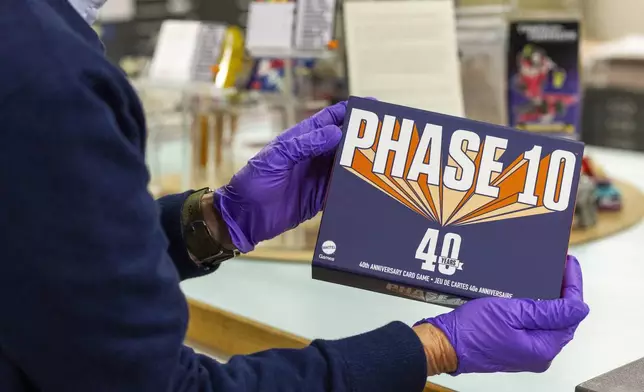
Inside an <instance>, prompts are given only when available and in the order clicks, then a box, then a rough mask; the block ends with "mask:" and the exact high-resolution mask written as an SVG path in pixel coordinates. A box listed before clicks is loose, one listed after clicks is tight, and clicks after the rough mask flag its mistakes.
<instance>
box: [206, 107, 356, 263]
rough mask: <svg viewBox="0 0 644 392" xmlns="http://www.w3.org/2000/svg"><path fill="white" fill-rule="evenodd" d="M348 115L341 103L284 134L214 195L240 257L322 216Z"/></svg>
mask: <svg viewBox="0 0 644 392" xmlns="http://www.w3.org/2000/svg"><path fill="white" fill-rule="evenodd" d="M345 113H346V102H341V103H338V104H336V105H333V106H330V107H328V108H326V109H324V110H322V111H321V112H319V113H317V114H316V115H314V116H313V117H310V118H308V119H306V120H304V121H302V122H301V123H299V124H297V125H296V126H294V127H293V128H291V129H289V130H287V131H285V132H284V133H282V134H281V135H279V136H278V137H277V138H275V140H273V141H271V142H270V143H269V144H268V145H267V146H266V147H264V148H263V149H262V150H261V151H260V152H259V153H258V154H257V155H256V156H254V157H253V158H251V159H250V160H249V161H248V163H247V164H246V166H244V167H243V168H242V169H241V170H240V171H239V172H238V173H237V174H235V175H234V176H233V178H232V179H231V180H230V183H229V184H228V185H226V186H224V187H222V188H220V189H218V190H217V191H216V193H215V208H217V210H218V211H219V212H220V213H221V216H222V218H223V219H224V221H225V222H226V224H227V225H228V231H229V232H230V235H231V238H232V241H233V244H234V245H235V246H236V247H237V248H238V249H239V250H240V251H241V252H242V253H246V252H249V251H251V250H253V248H254V247H255V245H257V243H259V242H260V241H264V240H267V239H270V238H273V237H276V236H277V235H279V234H281V233H283V232H285V231H287V230H289V229H292V228H294V227H296V226H297V225H299V224H300V223H302V222H304V221H306V220H308V219H311V218H312V217H313V216H315V215H316V214H317V213H318V212H320V210H321V209H322V203H323V202H324V199H325V196H326V188H327V183H328V181H329V174H330V170H331V166H332V163H333V154H334V152H335V149H336V147H337V146H338V143H339V142H340V139H341V138H342V131H341V130H340V126H341V125H342V123H343V122H344V115H345Z"/></svg>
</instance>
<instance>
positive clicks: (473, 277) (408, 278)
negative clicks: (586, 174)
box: [313, 97, 583, 307]
mask: <svg viewBox="0 0 644 392" xmlns="http://www.w3.org/2000/svg"><path fill="white" fill-rule="evenodd" d="M582 156H583V144H582V143H580V142H576V141H570V140H565V139H559V138H553V137H547V136H540V135H536V134H531V133H527V132H519V131H515V130H512V129H509V128H505V127H501V126H496V125H492V124H485V123H481V122H476V121H472V120H467V119H463V118H457V117H451V116H447V115H442V114H437V113H431V112H425V111H421V110H417V109H411V108H407V107H403V106H398V105H392V104H387V103H384V102H377V101H372V100H367V99H360V98H353V97H352V98H351V99H350V100H349V104H348V108H347V116H346V118H345V124H344V132H343V140H342V141H341V144H340V147H339V150H338V153H337V154H336V158H335V163H334V167H333V173H332V177H331V182H330V187H329V192H328V195H327V200H326V204H325V209H324V214H323V216H322V222H321V226H320V231H319V236H318V241H317V245H316V248H315V252H314V259H313V278H314V279H319V280H324V281H329V282H333V283H339V284H343V285H348V286H354V287H358V288H362V289H367V290H371V291H377V292H382V293H386V294H391V295H397V296H401V297H406V298H411V299H415V300H419V301H425V302H430V303H435V304H440V305H445V306H452V307H454V306H458V305H460V304H462V303H464V302H465V301H467V300H468V299H471V298H478V297H484V296H499V297H507V298H509V297H522V298H533V299H553V298H558V297H559V296H560V293H561V282H562V278H563V269H564V263H565V258H566V253H567V249H568V239H569V236H570V228H571V225H572V218H573V210H574V205H575V197H576V194H577V185H578V182H579V171H580V168H581V160H582Z"/></svg>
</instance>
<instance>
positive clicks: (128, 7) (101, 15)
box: [98, 0, 135, 23]
mask: <svg viewBox="0 0 644 392" xmlns="http://www.w3.org/2000/svg"><path fill="white" fill-rule="evenodd" d="M134 14H135V7H134V0H110V1H106V2H105V5H103V7H101V10H100V11H99V12H98V20H99V21H100V22H103V23H105V22H126V21H129V20H132V19H134Z"/></svg>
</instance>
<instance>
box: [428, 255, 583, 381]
mask: <svg viewBox="0 0 644 392" xmlns="http://www.w3.org/2000/svg"><path fill="white" fill-rule="evenodd" d="M588 311H589V309H588V305H586V304H585V303H584V302H583V293H582V277H581V267H580V266H579V262H578V261H577V259H576V258H575V257H573V256H568V258H567V261H566V271H565V276H564V282H563V288H562V298H561V299H556V300H549V301H532V300H526V299H503V298H481V299H476V300H473V301H471V302H468V303H466V304H464V305H462V306H461V307H459V308H457V309H456V310H454V311H452V312H450V313H446V314H443V315H440V316H438V317H434V318H429V319H426V320H422V321H419V322H418V323H416V326H422V324H424V323H429V324H431V325H433V326H435V327H437V328H438V329H439V330H441V331H442V332H443V333H444V335H445V337H446V338H447V340H448V341H449V342H450V343H451V345H452V347H448V349H447V350H443V352H441V353H437V354H435V355H433V356H434V357H438V358H445V357H449V355H447V356H446V355H445V352H451V353H452V355H453V353H454V352H455V353H456V363H457V367H456V369H455V371H454V372H453V373H451V374H452V375H457V374H461V373H493V372H522V371H528V372H544V371H546V370H547V369H548V368H549V367H550V362H551V361H552V360H553V359H554V358H555V356H556V355H557V354H559V352H560V351H561V349H562V348H563V347H564V346H565V345H566V344H567V343H568V342H569V341H570V340H572V338H573V335H574V333H575V330H576V329H577V326H578V325H579V323H580V322H581V321H582V320H583V319H584V318H586V316H587V315H588ZM421 340H422V335H421ZM424 344H425V345H426V346H427V344H426V342H424ZM452 348H453V351H452V350H451V349H452ZM426 351H428V350H427V349H426ZM430 351H431V350H430ZM430 354H431V352H430ZM430 359H431V357H430V356H428V362H432V361H430ZM434 362H435V361H434ZM442 362H446V360H442ZM454 362H455V361H453V360H452V361H451V363H454ZM439 365H441V366H443V367H444V364H439ZM453 370H454V369H451V370H448V371H453ZM430 372H431V370H430Z"/></svg>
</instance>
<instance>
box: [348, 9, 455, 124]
mask: <svg viewBox="0 0 644 392" xmlns="http://www.w3.org/2000/svg"><path fill="white" fill-rule="evenodd" d="M344 21H345V40H346V47H347V49H346V50H347V65H348V71H349V72H348V76H349V90H350V93H351V94H352V95H356V96H362V97H369V96H371V97H375V98H378V99H380V100H382V101H386V102H391V103H396V104H400V105H405V106H411V107H415V108H419V109H425V110H430V111H434V112H439V113H445V114H451V115H455V116H463V98H462V95H463V94H462V91H461V77H460V68H459V61H458V48H457V41H456V27H455V26H456V23H455V21H454V6H453V4H452V1H451V0H433V1H377V2H372V1H369V2H352V1H347V2H345V4H344Z"/></svg>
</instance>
